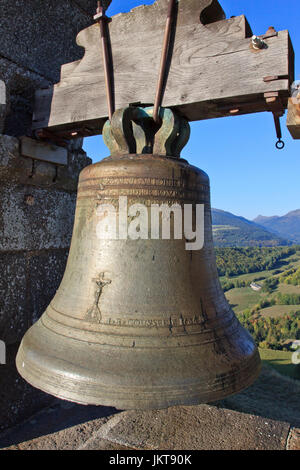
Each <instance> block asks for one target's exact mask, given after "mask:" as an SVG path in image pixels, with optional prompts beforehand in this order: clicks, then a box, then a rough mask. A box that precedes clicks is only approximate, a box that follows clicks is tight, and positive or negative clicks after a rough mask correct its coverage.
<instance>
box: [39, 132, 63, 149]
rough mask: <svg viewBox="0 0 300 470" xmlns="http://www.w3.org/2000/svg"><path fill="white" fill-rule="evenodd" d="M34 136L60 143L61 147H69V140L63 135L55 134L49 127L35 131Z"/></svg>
mask: <svg viewBox="0 0 300 470" xmlns="http://www.w3.org/2000/svg"><path fill="white" fill-rule="evenodd" d="M34 137H36V138H37V139H38V140H47V141H49V142H53V143H54V144H55V145H58V146H59V147H67V146H68V142H67V141H66V140H65V139H63V138H62V137H61V136H59V135H57V134H54V133H53V132H51V131H49V130H47V129H37V130H36V131H35V132H34Z"/></svg>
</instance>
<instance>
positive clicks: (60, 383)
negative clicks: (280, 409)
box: [16, 329, 262, 410]
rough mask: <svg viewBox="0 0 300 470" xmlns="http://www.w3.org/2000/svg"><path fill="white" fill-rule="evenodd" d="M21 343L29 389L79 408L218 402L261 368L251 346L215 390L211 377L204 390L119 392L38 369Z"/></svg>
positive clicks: (199, 385) (20, 361) (199, 386)
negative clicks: (237, 366) (74, 404)
mask: <svg viewBox="0 0 300 470" xmlns="http://www.w3.org/2000/svg"><path fill="white" fill-rule="evenodd" d="M30 330H31V329H30ZM30 330H29V332H30ZM29 332H28V333H29ZM25 336H26V335H25ZM24 339H25V338H24ZM24 339H23V340H22V343H21V345H20V347H19V350H18V353H17V357H16V367H17V370H18V372H19V374H20V375H21V376H22V377H23V379H25V380H26V381H27V382H28V383H29V384H30V385H32V386H33V387H35V388H37V389H39V390H42V391H43V392H45V393H47V394H50V395H52V396H55V397H57V398H59V399H62V400H66V401H70V402H73V403H77V404H81V405H96V406H109V407H114V408H116V409H119V410H150V409H164V408H168V407H171V406H193V405H200V404H204V403H211V402H215V401H219V400H222V399H224V398H226V397H229V396H231V395H235V394H237V393H240V392H241V391H243V390H245V389H247V388H248V387H249V386H251V385H252V384H253V382H254V381H255V380H256V379H257V378H258V376H259V374H260V371H261V366H262V364H261V360H260V355H259V351H258V348H257V347H256V345H254V343H253V350H252V353H251V354H249V355H248V356H246V357H245V358H244V359H242V361H241V363H242V362H243V361H244V364H243V365H244V367H240V368H237V369H236V370H235V372H234V373H232V374H229V373H227V374H226V373H225V374H224V376H223V377H222V378H219V379H218V382H217V386H216V383H215V380H214V379H213V377H212V379H211V381H210V382H209V383H205V387H203V380H202V381H201V378H200V380H199V381H198V382H196V383H193V384H191V383H190V384H189V383H188V384H186V383H184V381H183V382H182V384H179V385H178V386H170V385H168V384H167V383H166V385H160V386H157V387H152V388H151V387H150V386H149V384H148V385H147V386H143V385H141V386H134V387H132V388H130V387H128V385H127V384H126V385H125V386H123V388H122V386H120V385H119V384H115V385H113V386H112V385H109V386H107V385H104V384H103V383H102V384H101V382H100V381H99V382H98V383H96V384H95V383H92V382H93V380H94V378H92V376H90V377H88V376H84V379H83V380H82V381H81V380H80V377H79V376H78V377H79V378H78V377H72V373H70V374H65V375H64V373H63V372H59V371H58V372H57V370H58V368H57V370H55V369H56V366H57V364H54V363H53V364H52V368H48V369H47V365H46V366H43V365H42V366H41V365H40V364H38V363H37V362H38V361H36V358H34V359H33V360H32V358H30V352H29V354H28V353H27V352H26V349H25V348H24ZM48 359H49V358H48ZM50 360H52V357H51V358H50ZM55 360H56V358H55ZM55 360H54V362H55ZM34 362H35V363H34ZM25 363H26V366H25V367H24V365H25ZM78 370H79V369H78ZM191 377H192V373H191ZM91 383H92V385H91ZM84 396H85V397H86V398H85V399H83V397H84Z"/></svg>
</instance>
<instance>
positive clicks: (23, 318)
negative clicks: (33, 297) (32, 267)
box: [0, 253, 29, 370]
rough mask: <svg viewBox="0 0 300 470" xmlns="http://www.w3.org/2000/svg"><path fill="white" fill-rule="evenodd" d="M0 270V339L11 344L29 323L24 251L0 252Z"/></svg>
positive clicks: (18, 337)
mask: <svg viewBox="0 0 300 470" xmlns="http://www.w3.org/2000/svg"><path fill="white" fill-rule="evenodd" d="M0 272H1V276H0V339H1V340H2V341H4V342H5V343H6V344H11V343H14V342H16V341H18V340H20V339H21V338H22V336H23V334H24V333H25V332H26V330H27V328H28V325H29V322H28V312H27V259H26V256H25V255H24V253H0ZM0 370H2V366H0Z"/></svg>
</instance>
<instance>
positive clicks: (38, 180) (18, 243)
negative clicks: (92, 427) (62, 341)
mask: <svg viewBox="0 0 300 470" xmlns="http://www.w3.org/2000/svg"><path fill="white" fill-rule="evenodd" d="M89 163H91V161H90V160H89V159H88V158H87V157H86V154H85V153H84V152H83V151H82V150H81V148H80V142H77V143H75V144H74V145H73V147H72V146H70V150H69V152H68V166H67V167H57V168H56V167H55V165H53V164H51V163H45V162H39V161H35V163H34V165H33V160H31V159H30V158H26V157H22V156H21V155H20V153H19V140H18V139H17V138H15V137H12V136H6V135H0V234H1V236H0V273H1V274H0V339H1V340H3V341H4V342H5V343H6V347H7V364H6V365H1V366H0V429H3V428H6V427H9V426H10V425H12V424H14V423H16V422H19V421H20V420H23V419H25V418H26V417H28V416H30V415H31V414H32V413H33V412H34V411H36V410H37V409H39V408H40V407H41V406H43V405H44V404H47V403H49V401H51V400H52V397H50V396H48V395H46V394H44V393H42V392H39V391H37V390H35V389H33V388H32V387H31V386H29V385H28V384H26V383H25V382H24V380H23V379H22V378H21V377H20V376H19V374H18V373H17V371H16V368H15V355H16V352H17V349H18V345H19V343H20V341H21V339H22V337H23V335H24V333H25V332H26V331H27V329H28V328H29V327H30V326H31V325H32V324H33V323H34V322H35V321H36V320H37V319H38V318H39V317H40V315H41V314H42V313H43V311H44V310H45V309H46V307H47V306H48V304H49V302H50V301H51V299H52V298H53V296H54V294H55V292H56V290H57V288H58V286H59V284H60V281H61V278H62V275H63V273H64V269H65V264H66V260H67V255H68V250H69V245H70V240H71V235H72V228H73V217H74V210H75V202H76V190H77V180H78V175H79V172H80V170H81V169H82V168H83V167H85V166H86V165H87V164H89Z"/></svg>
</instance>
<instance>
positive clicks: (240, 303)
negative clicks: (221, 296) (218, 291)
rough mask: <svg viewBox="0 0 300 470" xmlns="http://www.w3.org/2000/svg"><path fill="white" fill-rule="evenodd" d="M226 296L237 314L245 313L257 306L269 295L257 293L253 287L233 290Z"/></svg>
mask: <svg viewBox="0 0 300 470" xmlns="http://www.w3.org/2000/svg"><path fill="white" fill-rule="evenodd" d="M225 295H226V298H227V300H228V302H229V303H230V305H231V306H232V308H233V310H234V312H235V313H240V312H243V311H244V310H246V309H248V308H251V307H253V306H254V305H256V304H257V303H258V302H259V301H260V300H261V299H263V298H266V297H267V294H265V293H261V292H256V291H254V290H252V289H251V287H239V288H235V289H231V290H229V291H228V292H226V293H225Z"/></svg>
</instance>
